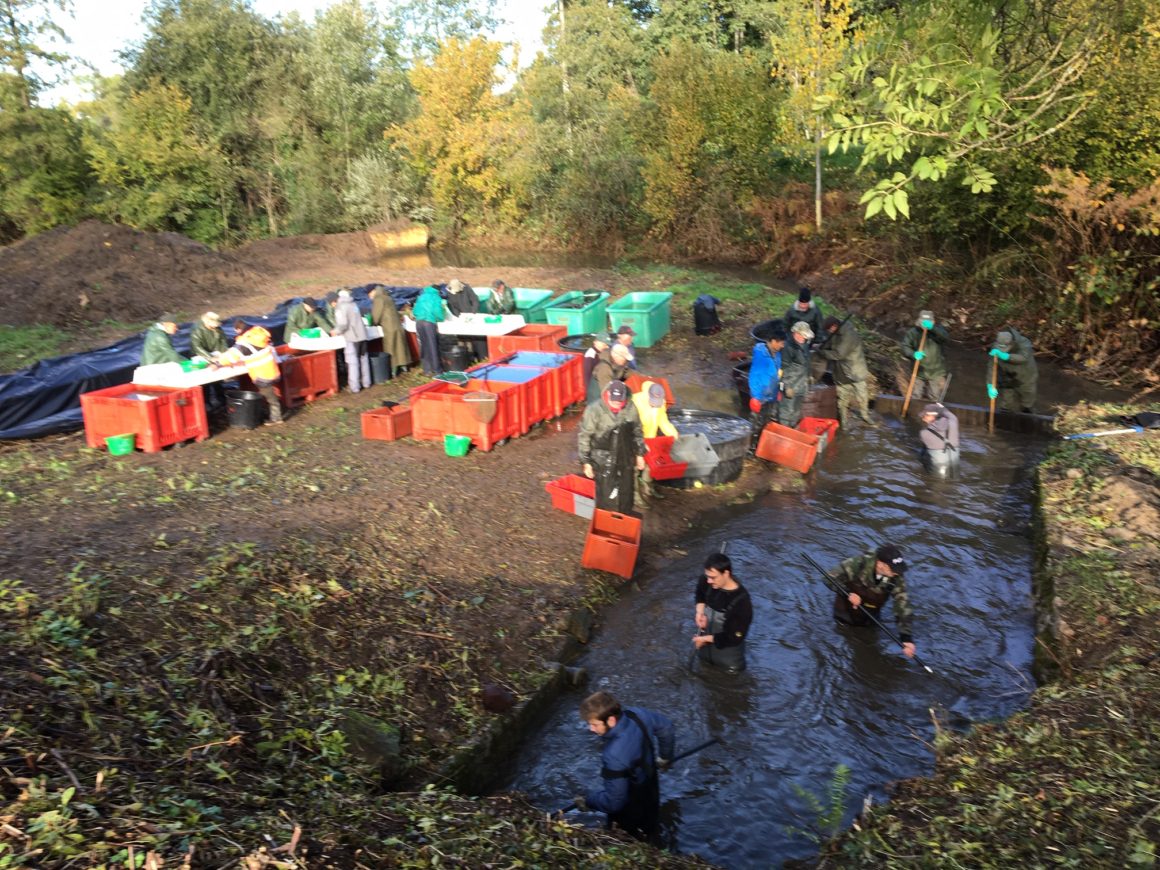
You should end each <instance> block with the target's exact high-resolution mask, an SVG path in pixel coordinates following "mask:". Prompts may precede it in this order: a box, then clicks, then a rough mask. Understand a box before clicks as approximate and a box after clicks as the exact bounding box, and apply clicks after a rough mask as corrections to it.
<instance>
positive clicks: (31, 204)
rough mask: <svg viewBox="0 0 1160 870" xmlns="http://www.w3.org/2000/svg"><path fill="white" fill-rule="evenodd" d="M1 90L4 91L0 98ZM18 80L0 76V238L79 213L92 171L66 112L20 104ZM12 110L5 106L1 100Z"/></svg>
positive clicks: (82, 213) (33, 230)
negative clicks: (26, 106) (13, 106)
mask: <svg viewBox="0 0 1160 870" xmlns="http://www.w3.org/2000/svg"><path fill="white" fill-rule="evenodd" d="M5 92H7V94H6V97H5ZM24 93H25V91H24V83H23V82H20V81H17V78H16V77H15V76H0V239H4V240H10V239H15V238H19V237H21V236H23V235H27V234H30V233H38V232H42V231H44V230H47V229H51V228H52V227H54V226H57V225H58V224H62V223H72V222H75V221H77V220H80V219H81V218H82V217H84V216H85V213H86V209H87V208H88V193H89V189H90V187H91V185H92V181H93V179H92V173H91V171H90V170H89V166H88V162H87V160H86V154H85V149H84V146H83V144H82V141H81V131H82V128H81V125H80V123H78V122H77V121H76V119H74V118H73V117H72V116H71V115H70V114H69V113H68V112H65V111H62V110H60V109H42V108H39V107H37V106H33V107H32V108H24V107H23V105H22V100H23V94H24ZM6 100H7V102H8V104H9V105H11V104H15V105H16V106H17V108H16V109H15V110H13V109H12V108H5V107H4V106H5V101H6Z"/></svg>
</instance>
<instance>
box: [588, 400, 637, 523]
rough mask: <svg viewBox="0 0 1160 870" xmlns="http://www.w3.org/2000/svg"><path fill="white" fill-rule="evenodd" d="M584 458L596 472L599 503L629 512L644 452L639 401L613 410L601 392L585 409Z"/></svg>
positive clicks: (607, 508)
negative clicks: (636, 403)
mask: <svg viewBox="0 0 1160 870" xmlns="http://www.w3.org/2000/svg"><path fill="white" fill-rule="evenodd" d="M578 448H579V450H578V452H579V454H580V462H581V463H582V464H584V465H591V466H592V470H593V471H594V472H595V473H596V507H598V508H599V509H600V510H605V511H617V512H618V513H622V514H624V513H628V512H630V511H631V510H632V500H633V492H634V486H635V484H636V457H638V456H644V453H645V446H644V432H643V430H642V429H641V425H640V415H639V414H637V412H636V405H634V404H633V403H632V401H629V402H628V404H626V405H625V406H624V407H623V408H622V409H621V411H620V413H619V414H613V413H612V411H611V410H610V409H609V407H608V404H607V402H605V401H604V397H603V396H601V397H600V398H599V399H597V400H596V401H595V402H592V403H591V404H590V405H589V406H588V407H587V408H585V409H584V416H583V417H582V418H581V419H580V435H579V440H578Z"/></svg>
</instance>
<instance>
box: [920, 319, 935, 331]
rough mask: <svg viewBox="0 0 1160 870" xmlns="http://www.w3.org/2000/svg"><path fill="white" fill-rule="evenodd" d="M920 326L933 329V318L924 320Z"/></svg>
mask: <svg viewBox="0 0 1160 870" xmlns="http://www.w3.org/2000/svg"><path fill="white" fill-rule="evenodd" d="M922 328H923V329H934V321H933V320H924V321H923V322H922Z"/></svg>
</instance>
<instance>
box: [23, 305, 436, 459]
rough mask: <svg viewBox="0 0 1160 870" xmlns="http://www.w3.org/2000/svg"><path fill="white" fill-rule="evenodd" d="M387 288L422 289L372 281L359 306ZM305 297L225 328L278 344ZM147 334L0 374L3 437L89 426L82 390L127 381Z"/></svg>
mask: <svg viewBox="0 0 1160 870" xmlns="http://www.w3.org/2000/svg"><path fill="white" fill-rule="evenodd" d="M372 287H385V288H386V290H387V291H388V292H389V293H390V294H391V298H392V299H394V300H395V304H396V305H398V306H400V307H401V306H403V305H406V304H410V303H411V302H413V301H414V300H415V298H416V297H417V296H418V295H419V291H420V289H421V288H419V287H392V286H388V285H386V284H367V285H364V286H362V287H353V288H351V294H352V295H353V296H354V298H355V301H356V302H358V304H359V308H360V310H363V311H369V310H370V299H369V298H368V297H367V292H368V291H369V290H370V289H371V288H372ZM302 298H303V297H301V296H298V297H295V298H294V299H288V300H286V301H285V302H282V303H280V304H279V305H278V306H277V307H276V308H275V309H274V310H273V311H272V312H271V313H270V314H265V315H242V316H241V317H240V318H239V316H237V315H232V316H230V317H224V318H222V329H223V331H224V332H225V333H226V335H227V336H228V337H229V338H231V339H232V338H233V337H234V329H233V323H234V321H235V320H238V319H241V320H244V321H245V322H246V323H247V324H248V325H250V326H264V327H265V328H266V329H268V330H270V334H271V336H272V337H273V338H274V341H275V342H280V341H281V337H282V330H283V328H284V327H285V326H286V312H287V310H288V309H289V307H290V306H291V305H294V304H295V303H297V302H299V301H300V300H301V299H302ZM193 326H194V324H192V323H187V324H185V325H183V326H182V327H181V329H180V330H178V333H177V335H175V336H173V346H174V348H175V349H176V350H177V352H178V353H180V354H184V355H188V354H189V350H190V348H189V334H190V332H191V331H192V330H193ZM144 343H145V333H144V332H140V333H138V334H137V335H134V336H130V337H129V338H126V339H123V340H122V341H119V342H117V343H116V344H112V345H109V346H108V347H102V348H100V349H99V350H88V351H84V352H83V353H74V354H70V355H68V356H58V357H54V358H53V359H46V360H41V361H40V362H38V363H36V364H35V365H32V366H29V367H28V368H26V369H23V370H21V371H18V372H15V373H13V374H10V375H0V440H11V439H15V438H39V437H40V436H42V435H55V434H57V433H60V432H72V431H74V430H76V429H80V428H81V427H82V426H83V425H84V420H83V419H82V417H81V394H82V393H88V392H91V391H92V390H100V389H103V388H105V387H113V386H116V385H118V384H127V383H129V381H130V380H131V379H132V377H133V370H134V369H136V368H137V366H138V364H139V363H140V361H141V348H142V346H143V345H144Z"/></svg>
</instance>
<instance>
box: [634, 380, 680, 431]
mask: <svg viewBox="0 0 1160 870" xmlns="http://www.w3.org/2000/svg"><path fill="white" fill-rule="evenodd" d="M654 383H655V381H645V382H644V383H643V384H641V385H640V392H637V393H633V394H632V401H633V404H635V405H636V412H637V414H638V415H639V416H640V428H641V429H642V430H644V437H645V438H656V437H657V435H658V434H660V435H668V436H669V437H670V438H677V437H679V436H678V433H677V427H676V426H674V425H673V424H672V423H670V422H669V414H668V411H666V410H665V406H664V405H661V406H660V407H659V408H654V407H653V406H652V405H650V404H649V403H648V388H649V387H651V386H652V385H653V384H654Z"/></svg>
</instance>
